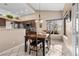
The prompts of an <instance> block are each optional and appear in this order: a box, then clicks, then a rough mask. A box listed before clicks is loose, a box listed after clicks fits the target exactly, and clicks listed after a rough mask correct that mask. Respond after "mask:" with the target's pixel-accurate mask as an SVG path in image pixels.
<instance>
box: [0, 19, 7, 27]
mask: <svg viewBox="0 0 79 59" xmlns="http://www.w3.org/2000/svg"><path fill="white" fill-rule="evenodd" d="M0 26H6V19H3V18H0Z"/></svg>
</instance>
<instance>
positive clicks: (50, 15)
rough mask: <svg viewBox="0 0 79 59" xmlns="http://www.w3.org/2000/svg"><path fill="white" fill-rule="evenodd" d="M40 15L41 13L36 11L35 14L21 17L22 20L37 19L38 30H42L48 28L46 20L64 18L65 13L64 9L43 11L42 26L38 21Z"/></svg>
mask: <svg viewBox="0 0 79 59" xmlns="http://www.w3.org/2000/svg"><path fill="white" fill-rule="evenodd" d="M38 15H39V13H38V12H36V13H35V14H32V15H28V16H25V17H21V18H20V19H21V20H22V21H27V20H37V23H36V27H37V32H41V31H42V30H45V29H46V20H51V19H58V18H62V15H63V13H62V11H41V12H40V15H41V16H40V19H42V20H43V23H42V28H40V27H39V23H40V22H39V21H38V20H39V18H38Z"/></svg>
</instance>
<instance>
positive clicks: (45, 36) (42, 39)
mask: <svg viewBox="0 0 79 59" xmlns="http://www.w3.org/2000/svg"><path fill="white" fill-rule="evenodd" d="M48 37H49V34H42V33H38V34H37V35H35V34H30V35H26V36H25V52H27V42H28V40H30V38H37V39H39V40H41V42H42V45H43V51H42V52H43V56H45V40H46V38H48ZM33 40H34V39H33Z"/></svg>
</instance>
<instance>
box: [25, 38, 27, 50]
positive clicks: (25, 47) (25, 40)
mask: <svg viewBox="0 0 79 59" xmlns="http://www.w3.org/2000/svg"><path fill="white" fill-rule="evenodd" d="M26 42H27V40H26V39H25V52H27V44H26Z"/></svg>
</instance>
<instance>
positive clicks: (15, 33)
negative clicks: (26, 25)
mask: <svg viewBox="0 0 79 59" xmlns="http://www.w3.org/2000/svg"><path fill="white" fill-rule="evenodd" d="M24 36H25V30H24V29H0V52H3V51H5V50H7V49H10V48H13V47H15V46H17V45H20V44H22V43H24Z"/></svg>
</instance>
